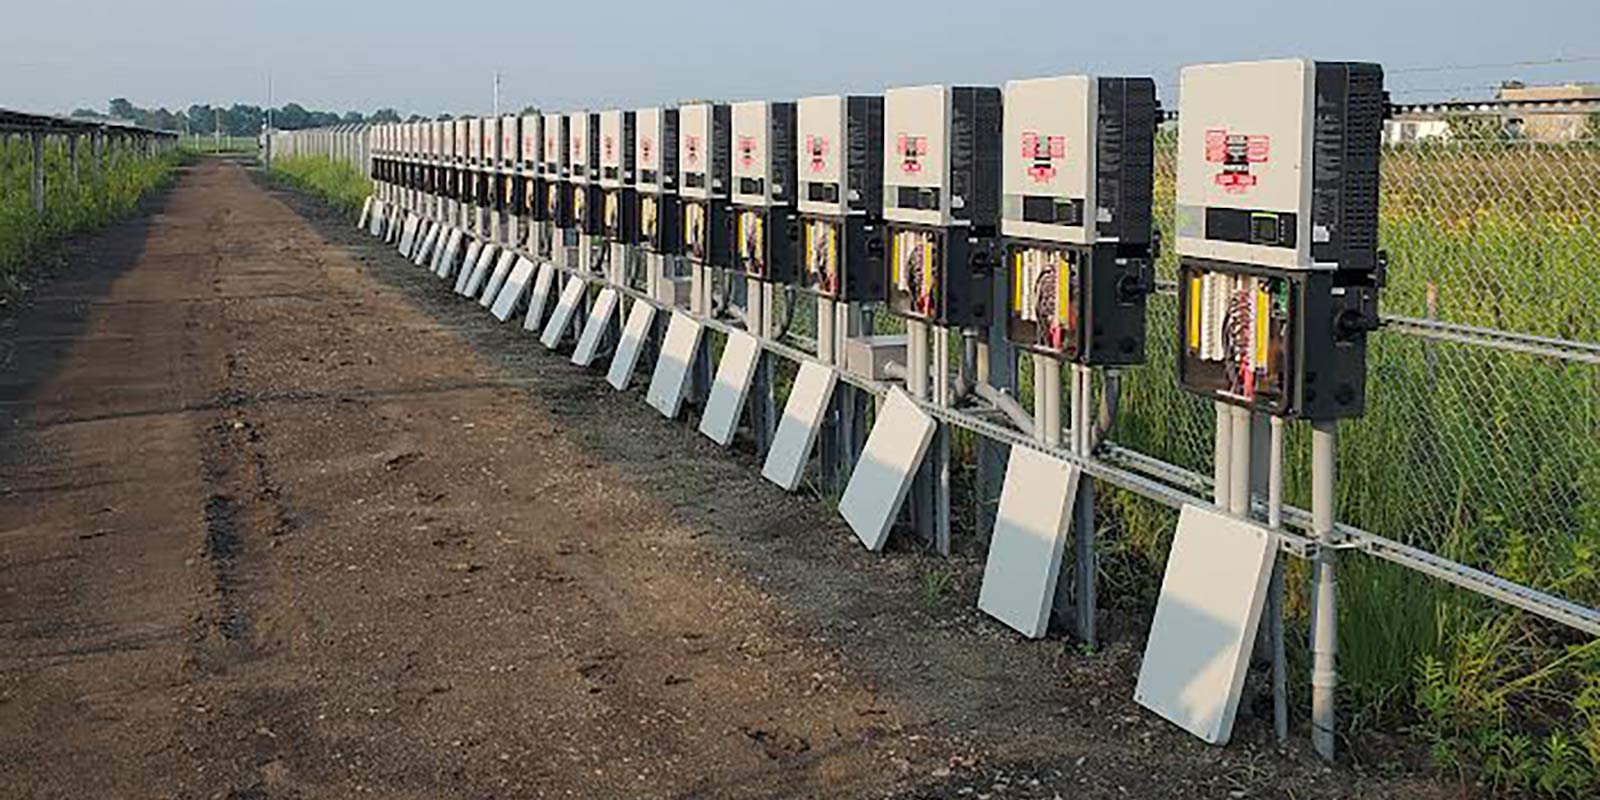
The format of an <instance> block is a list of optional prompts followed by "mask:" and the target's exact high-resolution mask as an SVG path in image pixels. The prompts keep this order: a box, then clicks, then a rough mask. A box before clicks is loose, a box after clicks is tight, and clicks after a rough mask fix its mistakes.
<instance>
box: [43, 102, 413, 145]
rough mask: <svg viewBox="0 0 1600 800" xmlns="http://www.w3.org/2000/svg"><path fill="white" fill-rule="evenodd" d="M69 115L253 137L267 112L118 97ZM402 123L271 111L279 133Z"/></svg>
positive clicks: (292, 106) (389, 112)
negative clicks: (155, 104)
mask: <svg viewBox="0 0 1600 800" xmlns="http://www.w3.org/2000/svg"><path fill="white" fill-rule="evenodd" d="M72 116H74V117H78V118H84V119H104V118H111V119H116V120H123V121H127V122H132V123H134V124H136V125H141V126H144V127H146V128H155V129H157V130H164V131H177V132H179V133H201V134H209V133H212V132H214V131H220V132H221V133H222V135H224V136H254V135H256V134H258V133H260V132H261V126H262V125H263V124H265V123H266V119H267V112H266V109H263V108H262V107H261V106H252V105H245V104H242V103H234V104H233V105H232V106H229V107H227V108H223V107H221V106H210V105H206V104H204V103H196V104H194V105H191V106H189V107H188V108H186V109H179V110H177V111H171V110H168V109H166V108H154V109H150V108H140V107H138V106H136V105H134V104H133V103H130V102H128V100H127V98H123V97H118V98H116V99H115V100H112V101H111V102H110V104H108V106H107V108H106V110H105V111H104V112H101V111H96V110H94V109H92V108H80V109H77V110H75V111H73V112H72ZM441 118H445V117H444V116H441ZM419 119H423V117H419V116H417V115H415V114H412V115H410V117H409V121H416V120H419ZM406 121H408V118H407V117H403V116H401V115H400V112H398V111H396V110H394V109H392V108H380V109H378V110H377V111H374V112H372V113H371V114H363V113H362V112H360V111H346V112H344V113H343V114H341V113H339V112H337V111H312V110H309V109H307V108H305V107H304V106H302V105H300V104H299V103H288V104H286V105H284V106H282V107H281V108H274V109H272V126H273V127H275V128H278V129H279V130H291V131H292V130H300V129H302V128H320V127H323V126H327V125H338V124H341V123H360V122H406Z"/></svg>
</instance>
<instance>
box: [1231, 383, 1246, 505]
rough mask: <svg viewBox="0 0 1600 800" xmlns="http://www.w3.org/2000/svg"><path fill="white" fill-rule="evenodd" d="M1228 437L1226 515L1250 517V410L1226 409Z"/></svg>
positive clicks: (1234, 407) (1235, 407)
mask: <svg viewBox="0 0 1600 800" xmlns="http://www.w3.org/2000/svg"><path fill="white" fill-rule="evenodd" d="M1227 411H1228V417H1227V422H1228V425H1229V426H1230V427H1231V430H1230V432H1229V435H1228V474H1227V479H1228V506H1227V508H1228V513H1229V514H1232V515H1234V516H1236V517H1239V518H1240V519H1248V518H1249V517H1250V410H1249V409H1247V408H1240V407H1237V406H1230V407H1228V409H1227Z"/></svg>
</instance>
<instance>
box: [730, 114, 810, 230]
mask: <svg viewBox="0 0 1600 800" xmlns="http://www.w3.org/2000/svg"><path fill="white" fill-rule="evenodd" d="M794 108H795V106H794V104H793V103H772V102H768V101H766V100H751V101H747V102H743V103H734V104H733V112H732V117H733V130H732V136H733V153H732V156H733V181H732V187H731V189H732V197H733V202H734V203H735V204H737V205H742V206H757V207H768V206H773V205H789V204H791V203H793V202H794V190H795V187H794V186H793V182H794V180H793V175H794Z"/></svg>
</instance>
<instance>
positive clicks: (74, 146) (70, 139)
mask: <svg viewBox="0 0 1600 800" xmlns="http://www.w3.org/2000/svg"><path fill="white" fill-rule="evenodd" d="M67 160H68V161H69V162H70V163H71V164H72V182H73V183H74V184H76V183H77V182H78V134H76V133H70V134H67Z"/></svg>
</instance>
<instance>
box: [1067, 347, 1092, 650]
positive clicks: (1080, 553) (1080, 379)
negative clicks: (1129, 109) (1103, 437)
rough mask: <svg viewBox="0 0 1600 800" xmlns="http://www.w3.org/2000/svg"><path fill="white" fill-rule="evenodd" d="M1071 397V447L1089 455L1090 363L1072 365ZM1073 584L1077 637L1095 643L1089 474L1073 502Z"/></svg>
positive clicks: (1090, 485) (1079, 481)
mask: <svg viewBox="0 0 1600 800" xmlns="http://www.w3.org/2000/svg"><path fill="white" fill-rule="evenodd" d="M1072 372H1073V385H1074V386H1075V387H1076V391H1074V392H1073V397H1074V399H1075V400H1076V402H1077V405H1076V406H1075V407H1074V409H1073V417H1072V443H1073V451H1074V452H1076V453H1077V454H1078V455H1080V456H1082V457H1084V458H1088V457H1089V456H1090V455H1092V454H1093V452H1094V421H1093V420H1094V372H1093V370H1091V369H1090V368H1089V367H1086V366H1083V365H1080V364H1074V365H1073V367H1072ZM1072 527H1073V531H1074V535H1073V540H1072V542H1073V551H1074V552H1073V572H1074V577H1075V578H1076V579H1075V580H1074V581H1073V586H1074V587H1075V591H1076V594H1077V598H1076V600H1077V603H1076V606H1077V611H1078V613H1077V626H1078V638H1079V639H1080V640H1081V641H1082V642H1083V644H1084V645H1086V646H1088V647H1096V646H1098V643H1099V635H1098V633H1097V631H1096V626H1095V607H1096V597H1097V586H1098V579H1099V562H1098V558H1097V556H1096V555H1095V546H1094V480H1093V479H1092V478H1090V477H1089V476H1088V475H1079V476H1078V499H1077V501H1076V502H1075V503H1074V505H1073V523H1072Z"/></svg>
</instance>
